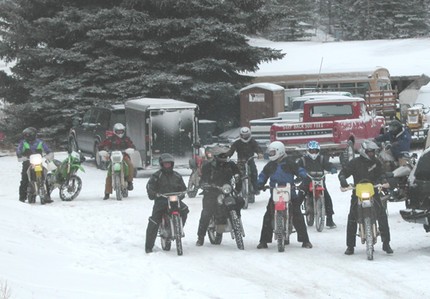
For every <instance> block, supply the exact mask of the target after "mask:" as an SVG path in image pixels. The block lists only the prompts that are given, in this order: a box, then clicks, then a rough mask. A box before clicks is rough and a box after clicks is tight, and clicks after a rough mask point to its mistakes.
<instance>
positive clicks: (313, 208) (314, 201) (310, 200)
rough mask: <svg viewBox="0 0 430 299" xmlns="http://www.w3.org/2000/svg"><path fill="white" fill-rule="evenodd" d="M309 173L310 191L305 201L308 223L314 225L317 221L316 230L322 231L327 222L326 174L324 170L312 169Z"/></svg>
mask: <svg viewBox="0 0 430 299" xmlns="http://www.w3.org/2000/svg"><path fill="white" fill-rule="evenodd" d="M307 175H308V177H309V178H310V179H311V182H310V183H309V192H308V193H307V195H306V196H305V198H304V202H303V205H304V209H305V215H306V223H307V225H308V226H313V225H314V222H315V228H316V230H317V231H318V232H322V231H323V229H324V223H325V199H324V190H325V188H324V178H325V174H324V172H323V171H311V172H309V173H308V174H307Z"/></svg>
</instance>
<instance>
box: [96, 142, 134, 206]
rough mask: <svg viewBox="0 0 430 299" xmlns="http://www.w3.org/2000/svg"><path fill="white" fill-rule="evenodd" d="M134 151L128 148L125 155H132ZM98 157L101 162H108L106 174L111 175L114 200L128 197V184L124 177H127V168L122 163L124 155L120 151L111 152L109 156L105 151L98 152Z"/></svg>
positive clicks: (125, 164)
mask: <svg viewBox="0 0 430 299" xmlns="http://www.w3.org/2000/svg"><path fill="white" fill-rule="evenodd" d="M133 152H134V149H132V148H128V149H126V150H125V153H126V154H127V155H129V156H130V155H132V154H133ZM99 155H100V156H101V157H102V159H103V160H105V161H109V160H110V163H109V166H108V173H110V175H112V188H113V190H114V191H115V195H116V199H117V200H122V198H123V197H124V198H126V197H128V189H127V187H128V182H127V180H126V176H127V175H128V166H127V163H125V162H124V155H123V153H122V151H112V152H111V153H110V154H109V153H108V152H107V151H104V150H103V151H99Z"/></svg>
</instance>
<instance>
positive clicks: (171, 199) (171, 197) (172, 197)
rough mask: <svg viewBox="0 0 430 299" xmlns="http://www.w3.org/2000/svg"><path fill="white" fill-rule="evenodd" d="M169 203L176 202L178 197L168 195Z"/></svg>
mask: <svg viewBox="0 0 430 299" xmlns="http://www.w3.org/2000/svg"><path fill="white" fill-rule="evenodd" d="M169 201H170V202H176V201H178V196H177V195H170V196H169Z"/></svg>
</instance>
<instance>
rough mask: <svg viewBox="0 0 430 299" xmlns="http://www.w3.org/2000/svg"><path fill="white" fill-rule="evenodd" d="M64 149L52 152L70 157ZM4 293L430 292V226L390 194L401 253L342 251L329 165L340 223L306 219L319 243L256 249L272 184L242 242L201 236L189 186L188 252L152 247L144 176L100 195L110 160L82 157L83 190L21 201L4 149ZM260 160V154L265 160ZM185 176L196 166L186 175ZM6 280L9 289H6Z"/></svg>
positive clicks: (22, 298)
mask: <svg viewBox="0 0 430 299" xmlns="http://www.w3.org/2000/svg"><path fill="white" fill-rule="evenodd" d="M64 156H65V155H64V153H56V157H57V158H60V159H61V158H63V157H64ZM0 165H1V169H3V172H2V173H1V174H0V182H1V189H0V219H1V223H2V224H1V226H0V298H2V299H3V298H14V299H27V298H32V299H39V298H43V299H59V298H61V299H68V298H70V299H71V298H73V299H75V298H81V299H85V298H88V299H97V298H103V299H107V298H188V299H189V298H259V299H260V298H270V299H272V298H330V299H332V298H378V299H384V298H426V297H427V296H428V294H429V291H428V284H427V280H428V276H429V272H430V234H426V233H425V231H424V230H423V228H422V226H421V225H419V224H411V223H407V222H404V221H403V220H402V219H401V217H400V215H399V210H400V209H402V208H403V205H404V204H403V203H389V223H390V227H391V235H392V242H391V245H392V248H393V250H394V254H393V255H387V254H385V252H383V251H382V250H381V243H378V244H377V245H376V252H375V256H374V260H373V261H368V260H367V259H366V254H365V249H364V245H361V244H359V243H358V244H357V247H356V253H355V254H354V255H352V256H346V255H344V251H345V248H346V246H345V231H346V219H347V213H348V209H349V197H350V193H341V192H339V184H338V180H337V176H336V175H328V178H327V182H328V188H329V190H330V191H331V194H332V197H333V202H334V208H335V212H336V214H335V217H334V220H335V222H336V224H337V228H336V229H332V230H329V229H325V230H324V231H323V232H321V233H318V232H316V230H315V228H314V227H311V228H308V232H309V235H310V240H311V242H312V243H313V245H314V247H313V248H312V249H304V248H302V247H301V243H298V242H296V235H293V239H292V242H291V244H290V245H289V246H287V247H286V251H285V252H284V253H278V252H277V249H276V247H275V245H274V244H272V245H271V246H269V249H266V250H258V249H256V245H257V243H258V240H259V236H260V229H261V223H262V217H263V214H264V212H265V207H266V202H267V198H268V191H266V192H265V193H262V194H261V195H259V196H258V198H257V200H256V203H255V204H252V205H250V208H249V209H248V210H245V211H244V212H243V213H242V215H243V216H242V217H243V224H244V228H245V232H246V237H245V238H244V241H245V250H244V251H239V250H238V249H237V248H236V245H235V243H234V241H233V240H231V239H230V238H229V236H227V235H224V240H223V242H222V244H221V245H218V246H216V245H211V244H210V243H209V241H208V240H207V238H206V242H205V244H204V246H203V247H196V246H195V241H196V237H197V236H196V232H197V225H198V221H199V217H200V212H201V196H198V197H197V198H194V199H189V198H186V199H185V202H186V203H187V204H188V205H189V207H190V214H189V217H188V221H187V224H186V226H185V234H186V236H185V238H184V239H183V247H184V255H183V256H177V255H176V251H175V249H174V246H172V251H170V252H165V251H162V250H161V248H160V243H159V240H158V239H157V241H156V247H155V251H154V253H152V254H146V253H145V251H144V244H145V241H144V240H145V231H146V226H147V219H148V217H149V216H150V214H151V210H152V201H150V200H149V199H148V197H147V195H146V189H145V186H146V183H147V178H137V179H136V180H135V184H134V185H135V190H134V191H132V192H131V193H130V197H129V198H127V199H124V200H123V201H121V202H118V201H116V200H114V199H110V200H107V201H103V200H102V195H103V190H104V179H105V172H104V171H101V170H97V169H96V168H95V166H94V163H93V161H88V162H85V163H84V167H85V173H81V174H80V175H81V177H82V179H83V183H84V186H83V189H82V192H81V194H80V195H79V197H78V198H77V199H75V200H74V201H72V202H62V201H61V200H60V198H59V196H58V190H55V191H54V193H53V196H52V197H53V199H54V203H52V204H49V205H45V206H41V205H40V204H34V205H29V204H27V203H21V202H19V201H18V186H19V179H20V169H21V168H20V163H18V162H17V160H16V157H15V156H4V157H0ZM263 165H264V162H263V161H258V163H257V166H258V168H259V170H261V169H262V167H263ZM184 179H185V181H186V182H187V181H188V177H184ZM7 291H9V296H6V295H5V293H7Z"/></svg>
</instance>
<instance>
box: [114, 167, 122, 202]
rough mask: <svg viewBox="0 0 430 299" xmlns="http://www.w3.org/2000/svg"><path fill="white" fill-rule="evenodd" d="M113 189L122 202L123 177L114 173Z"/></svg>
mask: <svg viewBox="0 0 430 299" xmlns="http://www.w3.org/2000/svg"><path fill="white" fill-rule="evenodd" d="M112 181H113V187H114V189H115V194H116V199H117V200H122V188H121V175H120V174H119V173H114V174H113V175H112Z"/></svg>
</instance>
